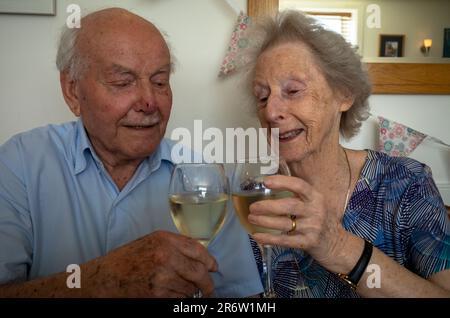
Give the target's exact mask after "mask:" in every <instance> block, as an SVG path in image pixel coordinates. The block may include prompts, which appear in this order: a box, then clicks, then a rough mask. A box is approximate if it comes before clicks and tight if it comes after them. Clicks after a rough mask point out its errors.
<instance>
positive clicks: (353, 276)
mask: <svg viewBox="0 0 450 318" xmlns="http://www.w3.org/2000/svg"><path fill="white" fill-rule="evenodd" d="M372 252H373V245H372V243H370V242H369V241H367V240H364V250H363V252H362V254H361V257H360V258H359V260H358V262H357V263H356V265H355V267H353V269H352V270H351V272H350V273H348V274H341V273H338V274H337V275H338V276H339V278H340V279H341V280H342V281H344V282H345V283H347V285H349V286H350V288H351V289H353V290H356V288H357V287H358V283H359V281H360V279H361V277H362V276H363V275H364V272H365V270H366V268H367V265H369V261H370V258H371V257H372Z"/></svg>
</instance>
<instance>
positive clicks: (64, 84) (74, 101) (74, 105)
mask: <svg viewBox="0 0 450 318" xmlns="http://www.w3.org/2000/svg"><path fill="white" fill-rule="evenodd" d="M59 82H60V84H61V90H62V93H63V96H64V100H65V101H66V103H67V105H68V106H69V108H70V110H71V111H72V113H73V114H74V115H75V116H77V117H80V115H81V110H80V101H79V96H78V94H77V81H76V80H74V79H72V78H71V76H70V75H69V74H68V72H67V71H65V72H61V73H59Z"/></svg>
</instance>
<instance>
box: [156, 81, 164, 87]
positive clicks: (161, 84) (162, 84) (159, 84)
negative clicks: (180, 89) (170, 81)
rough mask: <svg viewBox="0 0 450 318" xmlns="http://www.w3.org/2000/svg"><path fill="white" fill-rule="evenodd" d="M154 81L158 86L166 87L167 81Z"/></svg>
mask: <svg viewBox="0 0 450 318" xmlns="http://www.w3.org/2000/svg"><path fill="white" fill-rule="evenodd" d="M154 83H155V85H156V86H157V87H166V86H167V82H162V81H158V82H154Z"/></svg>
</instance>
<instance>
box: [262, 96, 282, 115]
mask: <svg viewBox="0 0 450 318" xmlns="http://www.w3.org/2000/svg"><path fill="white" fill-rule="evenodd" d="M265 115H266V119H267V121H270V122H279V121H281V120H283V119H285V111H284V106H283V101H282V100H281V99H280V98H279V97H278V96H274V95H271V96H269V98H268V100H267V104H266V107H265Z"/></svg>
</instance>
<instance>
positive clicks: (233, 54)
mask: <svg viewBox="0 0 450 318" xmlns="http://www.w3.org/2000/svg"><path fill="white" fill-rule="evenodd" d="M250 20H251V19H250V17H249V16H248V15H246V14H244V12H242V11H241V13H240V14H239V16H238V20H237V23H236V25H235V27H234V31H233V34H232V35H231V41H230V44H229V45H228V50H227V54H226V55H225V58H224V60H223V62H222V66H221V67H220V72H219V76H225V75H227V74H230V73H231V72H233V71H234V70H236V69H237V68H238V67H240V66H242V65H244V63H245V61H244V60H243V58H242V57H240V56H239V54H238V53H239V52H240V51H241V50H244V49H246V48H248V47H249V45H250V44H249V39H248V38H247V37H246V35H245V31H246V30H247V28H248V26H249V25H250V22H251V21H250Z"/></svg>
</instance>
